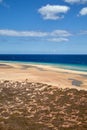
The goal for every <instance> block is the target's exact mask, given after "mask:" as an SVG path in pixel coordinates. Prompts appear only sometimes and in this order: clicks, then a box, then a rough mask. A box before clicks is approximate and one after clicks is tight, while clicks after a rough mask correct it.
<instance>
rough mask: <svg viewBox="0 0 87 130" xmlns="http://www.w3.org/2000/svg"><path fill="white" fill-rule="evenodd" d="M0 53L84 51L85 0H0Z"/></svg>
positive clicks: (86, 31)
mask: <svg viewBox="0 0 87 130" xmlns="http://www.w3.org/2000/svg"><path fill="white" fill-rule="evenodd" d="M0 54H87V0H36V1H35V0H0Z"/></svg>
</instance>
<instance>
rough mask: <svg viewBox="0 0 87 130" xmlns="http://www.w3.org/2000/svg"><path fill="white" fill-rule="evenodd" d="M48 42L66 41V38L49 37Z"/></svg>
mask: <svg viewBox="0 0 87 130" xmlns="http://www.w3.org/2000/svg"><path fill="white" fill-rule="evenodd" d="M47 40H48V41H50V42H68V41H69V39H68V38H49V39H47Z"/></svg>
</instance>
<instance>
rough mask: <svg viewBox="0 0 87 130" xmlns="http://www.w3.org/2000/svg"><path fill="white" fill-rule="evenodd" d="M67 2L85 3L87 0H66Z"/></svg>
mask: <svg viewBox="0 0 87 130" xmlns="http://www.w3.org/2000/svg"><path fill="white" fill-rule="evenodd" d="M65 2H67V3H70V4H74V3H80V4H84V3H86V2H87V0H65Z"/></svg>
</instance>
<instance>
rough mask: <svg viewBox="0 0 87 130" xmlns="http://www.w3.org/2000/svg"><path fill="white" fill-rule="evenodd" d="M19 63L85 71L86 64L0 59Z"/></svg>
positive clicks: (86, 68) (86, 69)
mask: <svg viewBox="0 0 87 130" xmlns="http://www.w3.org/2000/svg"><path fill="white" fill-rule="evenodd" d="M2 62H3V63H19V64H27V65H28V64H30V65H35V64H36V65H45V66H53V67H56V68H61V69H68V70H75V71H83V72H87V66H86V65H79V64H58V63H55V64H54V63H40V62H22V61H0V63H2Z"/></svg>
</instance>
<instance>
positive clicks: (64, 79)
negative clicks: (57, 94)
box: [0, 62, 87, 90]
mask: <svg viewBox="0 0 87 130" xmlns="http://www.w3.org/2000/svg"><path fill="white" fill-rule="evenodd" d="M26 79H28V80H29V81H30V82H40V83H46V84H49V85H54V86H59V87H60V88H77V89H85V90H86V89H87V72H82V71H74V70H68V69H63V68H58V67H56V66H51V65H42V64H31V63H30V64H29V63H27V64H26V63H19V62H15V63H14V62H12V63H11V62H0V80H13V81H24V80H26Z"/></svg>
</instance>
